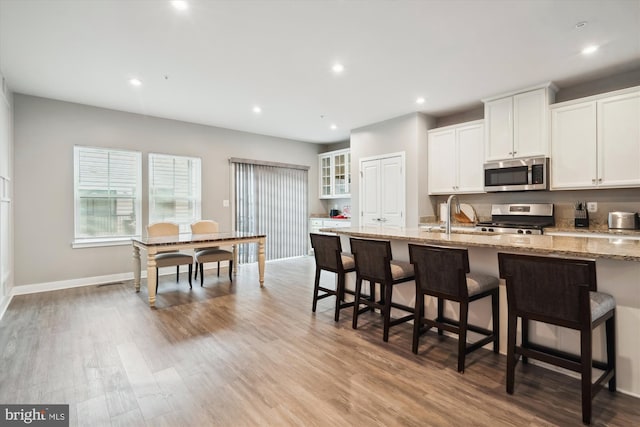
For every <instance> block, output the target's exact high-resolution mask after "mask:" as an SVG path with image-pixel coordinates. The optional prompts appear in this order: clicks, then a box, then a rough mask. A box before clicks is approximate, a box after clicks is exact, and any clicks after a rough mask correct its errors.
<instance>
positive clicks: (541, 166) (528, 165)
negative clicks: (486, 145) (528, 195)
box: [484, 157, 549, 192]
mask: <svg viewBox="0 0 640 427" xmlns="http://www.w3.org/2000/svg"><path fill="white" fill-rule="evenodd" d="M548 189H549V159H548V158H547V157H529V158H523V159H509V160H500V161H496V162H491V163H485V164H484V190H485V191H487V192H495V191H529V190H548Z"/></svg>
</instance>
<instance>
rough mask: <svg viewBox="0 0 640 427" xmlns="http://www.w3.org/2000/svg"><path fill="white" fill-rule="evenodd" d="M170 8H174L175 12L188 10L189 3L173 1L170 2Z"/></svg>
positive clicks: (180, 0)
mask: <svg viewBox="0 0 640 427" xmlns="http://www.w3.org/2000/svg"><path fill="white" fill-rule="evenodd" d="M171 6H173V7H174V8H176V10H187V9H188V8H189V3H187V2H186V1H184V0H173V1H172V2H171Z"/></svg>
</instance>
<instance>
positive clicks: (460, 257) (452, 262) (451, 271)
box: [409, 245, 469, 300]
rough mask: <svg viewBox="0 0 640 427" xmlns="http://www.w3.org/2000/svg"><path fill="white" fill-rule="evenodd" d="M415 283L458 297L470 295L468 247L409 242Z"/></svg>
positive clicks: (456, 298)
mask: <svg viewBox="0 0 640 427" xmlns="http://www.w3.org/2000/svg"><path fill="white" fill-rule="evenodd" d="M409 257H410V259H411V263H412V264H413V267H414V270H415V274H416V283H417V284H418V285H419V286H420V288H421V289H422V290H423V291H424V292H425V293H427V294H430V295H436V296H437V295H441V296H443V297H447V298H449V299H454V300H459V299H460V298H463V297H468V294H469V292H468V290H467V278H466V274H467V273H468V272H469V253H468V252H467V250H466V249H460V248H444V247H437V246H422V245H409Z"/></svg>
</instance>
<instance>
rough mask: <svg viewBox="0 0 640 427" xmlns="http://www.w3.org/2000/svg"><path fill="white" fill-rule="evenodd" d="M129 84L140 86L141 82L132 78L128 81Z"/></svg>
mask: <svg viewBox="0 0 640 427" xmlns="http://www.w3.org/2000/svg"><path fill="white" fill-rule="evenodd" d="M129 84H130V85H131V86H141V85H142V82H141V81H140V79H136V78H133V79H129Z"/></svg>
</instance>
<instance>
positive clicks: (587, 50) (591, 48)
mask: <svg viewBox="0 0 640 427" xmlns="http://www.w3.org/2000/svg"><path fill="white" fill-rule="evenodd" d="M597 50H598V46H597V45H595V44H592V45H591V46H587V47H585V48H584V49H582V54H583V55H591V54H592V53H595V52H596V51H597Z"/></svg>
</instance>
